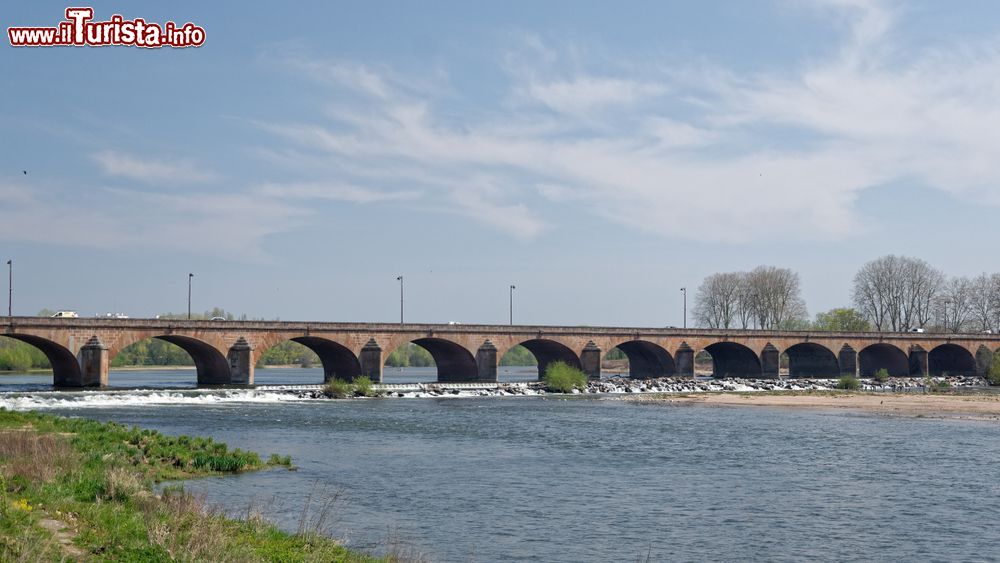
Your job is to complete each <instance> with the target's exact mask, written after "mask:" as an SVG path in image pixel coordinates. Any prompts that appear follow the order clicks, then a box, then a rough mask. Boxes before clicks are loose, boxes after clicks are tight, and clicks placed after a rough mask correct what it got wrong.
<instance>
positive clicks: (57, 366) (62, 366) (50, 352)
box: [3, 333, 82, 387]
mask: <svg viewBox="0 0 1000 563" xmlns="http://www.w3.org/2000/svg"><path fill="white" fill-rule="evenodd" d="M3 336H6V337H7V338H13V339H14V340H19V341H21V342H24V343H26V344H30V345H32V346H34V347H35V348H38V349H39V350H41V351H42V353H43V354H45V357H46V358H48V359H49V364H50V365H51V366H52V384H53V385H54V386H56V387H68V386H73V385H75V384H76V382H78V381H80V379H81V377H82V374H81V370H80V362H79V360H78V359H77V357H76V356H75V355H74V354H73V352H71V351H70V350H69V349H68V348H66V347H65V346H63V345H61V344H58V343H56V342H53V341H51V340H49V339H47V338H42V337H40V336H34V335H31V334H16V333H13V334H12V333H6V334H4V335H3Z"/></svg>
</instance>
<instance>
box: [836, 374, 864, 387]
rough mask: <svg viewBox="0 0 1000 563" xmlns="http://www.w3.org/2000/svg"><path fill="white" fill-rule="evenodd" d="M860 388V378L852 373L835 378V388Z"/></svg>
mask: <svg viewBox="0 0 1000 563" xmlns="http://www.w3.org/2000/svg"><path fill="white" fill-rule="evenodd" d="M860 388H861V380H860V379H858V378H857V377H854V376H853V375H842V376H840V379H838V380H837V389H848V390H856V389H860Z"/></svg>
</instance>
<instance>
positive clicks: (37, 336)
mask: <svg viewBox="0 0 1000 563" xmlns="http://www.w3.org/2000/svg"><path fill="white" fill-rule="evenodd" d="M0 327H2V330H0V335H3V336H6V337H9V338H14V339H16V340H20V341H22V342H27V343H28V344H31V345H33V346H35V347H37V348H39V349H40V350H41V351H42V352H43V353H45V355H46V357H48V359H49V361H50V363H51V364H52V371H53V379H54V384H55V385H56V386H59V387H89V386H103V385H107V383H108V368H109V365H110V363H111V360H112V359H114V357H115V356H116V355H117V354H118V353H119V352H121V351H122V349H124V348H125V347H126V346H128V345H130V344H133V343H136V342H139V341H141V340H144V339H147V338H159V339H161V340H165V341H167V342H171V343H173V344H176V345H177V346H180V347H181V348H183V349H184V350H185V351H186V352H187V353H188V354H190V355H191V358H192V359H193V360H194V364H195V366H196V368H197V373H198V383H199V384H202V385H226V384H235V385H241V384H244V385H249V384H253V380H254V364H255V362H256V358H259V357H260V355H261V354H263V353H264V352H265V351H266V350H267V349H268V348H270V347H272V346H274V345H277V344H280V343H282V342H285V341H288V340H292V341H295V342H298V343H300V344H303V345H304V346H307V347H308V348H310V349H312V350H313V351H314V352H316V354H317V355H318V356H319V358H320V360H321V361H322V363H323V372H324V378H325V379H326V380H329V379H332V378H339V379H346V380H350V379H353V378H355V377H358V376H361V375H365V376H368V377H370V378H371V379H372V381H375V382H380V381H381V380H382V368H383V366H384V363H385V360H386V358H387V357H388V355H389V352H391V351H393V350H395V349H396V348H397V347H398V346H400V345H402V344H405V343H408V342H412V343H414V344H417V345H419V346H422V347H423V348H425V349H426V350H427V351H428V352H430V354H431V356H432V357H433V358H434V362H435V364H436V365H437V372H438V381H442V382H485V381H496V380H497V365H498V363H499V360H500V358H502V357H503V355H504V354H505V353H506V352H507V351H508V350H510V349H511V348H512V347H514V346H516V345H521V346H524V347H525V348H527V349H528V350H529V351H530V352H531V353H532V354H534V356H535V358H536V360H537V361H538V373H539V376H541V374H542V373H544V371H545V368H546V366H548V365H549V364H550V363H552V362H556V361H563V362H566V363H567V364H570V365H572V366H575V367H578V368H580V369H582V370H583V371H584V372H585V373H586V374H587V375H588V376H589V377H590V378H591V379H597V378H600V376H601V359H602V357H603V355H604V354H605V353H607V352H608V351H609V350H611V349H612V348H618V349H619V350H621V351H622V352H623V353H624V354H625V355H626V356H627V357H628V360H629V374H630V376H631V377H634V378H653V377H664V376H675V375H676V376H693V375H694V358H695V354H697V353H698V352H699V351H702V350H704V351H706V352H708V353H709V354H710V355H711V357H712V365H713V375H715V376H716V377H744V378H776V377H778V366H779V361H780V358H781V356H782V354H787V356H788V369H789V376H791V377H806V376H808V377H838V376H840V375H842V374H855V375H861V376H870V375H873V374H874V373H875V372H876V371H878V370H879V369H885V370H887V371H888V372H889V374H890V375H893V376H924V375H942V374H949V375H982V374H985V373H986V371H987V370H988V369H989V367H990V365H991V363H992V361H993V355H994V354H995V353H996V352H997V350H998V348H1000V335H994V334H936V333H889V332H819V331H816V332H808V331H772V330H730V329H676V328H620V327H589V326H517V325H514V326H508V325H456V324H446V325H445V324H398V323H332V322H285V321H183V320H164V319H104V318H97V319H86V318H46V317H4V318H2V321H0Z"/></svg>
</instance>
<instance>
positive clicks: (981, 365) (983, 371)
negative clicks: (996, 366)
mask: <svg viewBox="0 0 1000 563" xmlns="http://www.w3.org/2000/svg"><path fill="white" fill-rule="evenodd" d="M991 367H993V352H992V351H991V350H990V349H989V348H987V347H986V346H980V347H979V349H978V350H976V375H978V376H980V377H986V375H987V374H988V373H990V368H991Z"/></svg>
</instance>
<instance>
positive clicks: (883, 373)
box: [875, 368, 889, 383]
mask: <svg viewBox="0 0 1000 563" xmlns="http://www.w3.org/2000/svg"><path fill="white" fill-rule="evenodd" d="M875 381H878V382H879V383H885V382H886V381H889V370H887V369H885V368H882V369H880V370H878V371H876V372H875Z"/></svg>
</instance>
